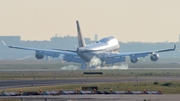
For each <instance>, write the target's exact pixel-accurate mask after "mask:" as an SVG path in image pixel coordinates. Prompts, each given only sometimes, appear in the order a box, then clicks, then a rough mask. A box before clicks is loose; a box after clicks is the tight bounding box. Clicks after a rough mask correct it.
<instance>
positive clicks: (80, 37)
mask: <svg viewBox="0 0 180 101" xmlns="http://www.w3.org/2000/svg"><path fill="white" fill-rule="evenodd" d="M76 25H77V33H78V43H79V47H85V46H86V43H85V41H84V38H83V36H82V34H81V30H80V26H79V22H78V21H76Z"/></svg>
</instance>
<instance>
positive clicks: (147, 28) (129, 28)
mask: <svg viewBox="0 0 180 101" xmlns="http://www.w3.org/2000/svg"><path fill="white" fill-rule="evenodd" d="M179 5H180V0H0V36H9V35H13V36H17V35H18V36H21V39H22V40H49V39H50V38H51V37H53V36H55V34H56V33H57V34H58V35H59V36H60V35H61V36H66V35H70V36H76V35H77V32H76V23H75V21H76V20H79V23H80V26H81V32H82V33H83V36H84V37H89V38H91V39H94V34H98V36H99V39H100V38H103V37H106V36H115V37H116V38H117V39H118V40H119V41H122V42H130V41H140V42H164V41H166V40H168V41H169V42H177V41H178V37H179V34H180V6H179Z"/></svg>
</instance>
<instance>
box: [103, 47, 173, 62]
mask: <svg viewBox="0 0 180 101" xmlns="http://www.w3.org/2000/svg"><path fill="white" fill-rule="evenodd" d="M175 49H176V45H174V48H172V49H161V50H154V51H145V52H128V53H116V54H115V53H114V54H113V53H112V54H107V55H106V56H105V62H106V64H114V63H118V62H125V61H126V57H127V56H129V57H130V60H131V62H132V63H136V62H137V61H138V60H139V58H144V57H146V56H148V55H151V56H150V59H151V60H152V61H157V60H158V59H159V54H158V53H160V52H168V51H174V50H175Z"/></svg>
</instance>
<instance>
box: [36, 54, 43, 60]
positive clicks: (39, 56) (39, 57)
mask: <svg viewBox="0 0 180 101" xmlns="http://www.w3.org/2000/svg"><path fill="white" fill-rule="evenodd" d="M35 57H36V58H37V59H43V58H44V55H39V54H35Z"/></svg>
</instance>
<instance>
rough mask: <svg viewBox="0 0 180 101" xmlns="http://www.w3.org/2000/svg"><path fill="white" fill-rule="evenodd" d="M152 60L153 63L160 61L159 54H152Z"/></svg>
mask: <svg viewBox="0 0 180 101" xmlns="http://www.w3.org/2000/svg"><path fill="white" fill-rule="evenodd" d="M150 59H151V60H152V61H157V60H158V59H159V54H156V53H155V54H152V55H151V56H150Z"/></svg>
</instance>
